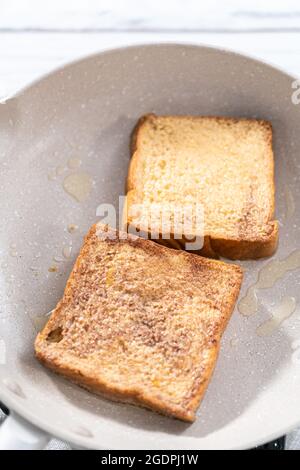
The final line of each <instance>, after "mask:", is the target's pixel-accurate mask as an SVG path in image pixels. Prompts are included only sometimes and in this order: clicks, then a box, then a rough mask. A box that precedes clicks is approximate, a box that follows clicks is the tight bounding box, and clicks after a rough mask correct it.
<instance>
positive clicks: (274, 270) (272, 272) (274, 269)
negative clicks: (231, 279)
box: [238, 250, 300, 316]
mask: <svg viewBox="0 0 300 470" xmlns="http://www.w3.org/2000/svg"><path fill="white" fill-rule="evenodd" d="M298 268H300V250H295V251H293V252H292V253H290V254H289V256H288V257H287V258H285V259H283V260H277V259H275V260H272V261H270V262H269V263H267V264H266V265H265V266H263V267H262V269H261V270H260V272H259V273H258V279H257V281H256V283H254V284H253V285H252V286H250V287H249V288H248V290H247V292H246V295H245V297H243V298H242V299H241V300H240V302H239V304H238V309H239V312H240V313H241V314H242V315H245V316H250V315H253V314H254V313H256V311H257V308H258V298H257V294H256V291H257V289H267V288H270V287H273V285H274V284H275V283H276V281H278V280H279V279H280V278H282V277H283V276H284V275H285V274H286V273H287V272H288V271H293V270H295V269H298Z"/></svg>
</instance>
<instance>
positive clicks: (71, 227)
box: [68, 224, 79, 233]
mask: <svg viewBox="0 0 300 470" xmlns="http://www.w3.org/2000/svg"><path fill="white" fill-rule="evenodd" d="M78 229H79V227H78V225H76V224H69V225H68V232H69V233H74V232H77V230H78Z"/></svg>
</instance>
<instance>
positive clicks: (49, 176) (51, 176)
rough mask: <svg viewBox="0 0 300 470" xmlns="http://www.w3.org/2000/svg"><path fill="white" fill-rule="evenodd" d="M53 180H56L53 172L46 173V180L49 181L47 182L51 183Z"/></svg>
mask: <svg viewBox="0 0 300 470" xmlns="http://www.w3.org/2000/svg"><path fill="white" fill-rule="evenodd" d="M55 179H56V172H55V171H50V172H49V173H48V180H49V181H53V180H55Z"/></svg>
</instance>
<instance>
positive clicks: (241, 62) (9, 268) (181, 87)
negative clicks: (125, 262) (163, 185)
mask: <svg viewBox="0 0 300 470" xmlns="http://www.w3.org/2000/svg"><path fill="white" fill-rule="evenodd" d="M293 81H294V79H293V78H292V77H290V76H288V75H286V74H285V73H283V72H281V71H279V70H277V69H275V68H273V67H271V66H269V65H266V64H264V63H261V62H258V61H256V60H253V59H250V58H247V57H244V56H241V55H237V54H235V53H232V52H228V51H223V50H218V49H214V48H209V47H200V46H192V45H177V44H161V45H144V46H134V47H128V48H123V49H117V50H112V51H108V52H103V53H100V54H98V55H94V56H92V57H88V58H86V59H84V60H81V61H79V62H76V63H73V64H70V65H67V66H65V67H64V68H62V69H60V70H57V71H55V72H54V73H52V74H50V75H48V76H46V77H44V78H42V79H41V80H40V81H38V82H35V83H34V84H33V85H31V86H30V87H28V88H26V89H25V90H23V91H22V92H20V93H18V95H17V96H14V97H12V98H10V99H8V100H7V101H6V102H2V103H1V104H0V201H1V204H0V220H1V225H0V254H1V261H0V266H1V268H0V399H1V401H2V402H3V403H4V404H5V405H6V406H7V407H8V408H10V410H11V411H12V413H11V416H10V417H9V418H8V419H7V420H6V423H5V424H4V425H2V430H0V436H1V439H2V444H1V445H2V447H4V446H17V445H18V446H19V447H22V446H23V447H30V446H31V447H35V448H37V447H41V446H42V445H44V443H45V441H46V439H47V437H46V435H52V436H57V437H59V438H61V439H64V440H66V441H69V442H71V443H73V444H74V445H75V446H80V447H84V448H98V449H100V448H102V449H117V448H119V449H217V448H225V449H231V448H235V449H236V448H249V447H252V446H254V445H256V444H259V443H263V442H266V441H268V440H271V439H272V438H275V437H278V436H279V435H282V434H283V433H285V432H287V431H288V430H291V429H292V428H294V427H296V426H297V425H299V424H300V406H299V396H300V360H299V356H300V354H299V353H300V351H299V348H300V341H299V340H300V316H299V309H298V303H299V301H300V294H299V283H300V269H298V267H300V262H299V252H297V251H295V250H297V249H298V247H299V192H300V185H299V177H300V174H299V173H300V105H299V106H298V105H297V96H296V94H297V93H296V92H297V83H294V84H293ZM293 86H294V87H296V88H293ZM293 93H294V95H293ZM292 95H293V99H292ZM295 98H296V99H295ZM148 112H155V113H158V114H195V115H199V114H201V115H228V116H245V117H253V118H254V117H255V118H262V119H267V120H270V121H271V122H272V124H273V129H274V150H275V160H276V161H275V169H276V218H277V219H278V220H279V221H280V244H279V248H278V251H277V253H276V254H275V255H274V257H273V258H272V260H277V262H276V263H275V264H274V262H273V261H272V262H273V264H272V265H269V268H270V269H269V268H267V270H268V269H269V271H270V270H271V271H272V272H273V273H274V272H276V273H277V275H276V274H274V276H275V278H274V279H275V280H274V279H273V280H274V282H273V283H270V284H271V285H270V286H269V287H265V288H261V289H257V290H255V291H254V290H253V289H252V294H253V295H254V297H253V296H252V297H253V298H252V300H251V299H250V303H251V302H252V307H251V305H250V307H249V306H248V307H249V310H248V311H246V313H245V301H244V308H241V310H242V311H243V314H241V313H240V312H239V309H238V308H236V310H235V312H234V314H233V316H232V319H231V321H230V324H229V326H228V328H227V331H226V333H225V335H224V338H223V342H222V348H221V352H220V357H219V361H218V364H217V367H216V371H215V373H214V376H213V379H212V382H211V384H210V386H209V388H208V391H207V393H206V396H205V399H204V401H203V403H202V405H201V407H200V409H199V412H198V419H197V421H196V422H195V423H194V424H192V425H187V424H184V423H181V422H179V421H176V420H172V419H169V418H165V417H162V416H159V415H157V414H155V413H152V412H150V411H146V410H143V409H139V408H135V407H133V406H128V405H123V404H118V403H111V402H109V401H106V400H103V399H101V398H99V397H96V396H94V395H92V394H90V393H88V392H86V391H84V390H82V389H80V388H78V387H77V386H75V385H72V384H71V383H69V382H67V381H65V380H64V379H63V378H61V377H58V376H56V375H54V374H52V373H51V372H49V371H48V370H46V369H44V368H43V367H42V366H41V365H40V364H39V363H38V362H37V361H36V359H35V358H34V353H33V342H34V338H35V336H36V333H37V331H38V330H39V329H40V328H41V327H42V324H43V323H44V322H45V321H46V319H47V316H46V314H47V312H49V311H51V310H52V309H53V308H54V306H55V305H56V302H57V301H58V300H59V299H60V297H61V295H62V293H63V289H64V286H65V282H66V280H67V277H68V274H69V273H70V270H71V268H72V265H73V263H74V260H75V258H76V255H77V253H78V249H79V247H80V245H81V243H82V237H83V235H84V234H85V232H86V231H87V229H88V228H89V226H90V225H91V224H92V223H94V222H95V220H97V217H96V208H97V206H98V205H99V204H101V203H112V204H117V202H118V197H119V195H120V194H123V193H124V181H125V177H126V173H127V167H128V161H129V135H130V132H131V130H132V128H133V126H134V124H135V123H136V120H137V119H138V118H139V117H140V116H141V115H142V114H144V113H148ZM70 175H73V176H74V175H77V176H75V177H73V176H72V177H71V180H70V179H69V180H68V181H69V184H67V185H66V184H65V188H64V182H66V178H68V177H69V176H70ZM78 175H79V176H78ZM83 175H85V176H83ZM72 178H73V179H72ZM76 178H77V180H76ZM78 178H79V180H80V181H81V183H82V179H83V180H84V181H85V183H83V186H84V188H83V189H82V187H81V193H80V194H79V195H78V192H77V193H76V191H77V189H78V185H77V189H76V184H77V183H78ZM70 181H71V183H70ZM74 181H75V182H74ZM76 181H77V183H76ZM72 185H73V186H72ZM74 185H75V186H74ZM74 188H75V189H74ZM66 189H67V190H68V191H67V190H66ZM76 197H77V198H76ZM78 199H79V200H78ZM70 226H71V227H73V228H72V229H71V227H70ZM74 227H75V228H74ZM77 227H78V228H77ZM70 232H71V233H70ZM288 257H289V258H288ZM287 258H288V261H282V260H286V259H287ZM278 260H279V261H280V260H281V261H282V262H281V263H279V262H278ZM268 263H270V260H268V259H264V260H260V261H247V262H246V261H245V262H241V265H242V266H243V267H244V268H245V279H244V283H243V286H242V291H241V295H240V299H242V298H244V297H245V295H246V292H247V290H248V288H249V287H250V286H251V285H253V284H254V283H255V282H256V280H257V278H258V276H259V272H260V271H261V270H262V268H263V267H265V266H266V265H267V264H268ZM274 266H275V267H274ZM280 270H281V271H280ZM279 271H280V273H279V274H280V275H279V274H278V272H279ZM265 272H266V268H265ZM271 274H272V273H271ZM276 276H277V277H276ZM255 296H256V298H257V309H256V312H255V313H254V314H252V315H250V314H249V313H251V312H250V310H251V309H252V310H253V302H254V301H255ZM248 303H249V302H248ZM246 304H247V302H246ZM246 306H247V305H246ZM246 310H247V308H246ZM272 315H273V316H274V318H273V320H271V323H270V322H269V326H270V325H271V326H272V328H269V329H268V327H261V325H262V324H265V323H266V322H267V321H268V320H269V319H270V318H271V317H272ZM284 317H288V318H286V319H285V321H283V319H284ZM272 322H273V323H272ZM279 324H280V325H279ZM29 423H30V424H29ZM36 427H37V428H38V429H40V430H42V431H38V430H37V429H36ZM12 430H13V434H14V439H17V440H18V441H16V440H15V441H12V436H11V431H12ZM44 432H45V433H46V435H45V434H44ZM21 441H22V442H21Z"/></svg>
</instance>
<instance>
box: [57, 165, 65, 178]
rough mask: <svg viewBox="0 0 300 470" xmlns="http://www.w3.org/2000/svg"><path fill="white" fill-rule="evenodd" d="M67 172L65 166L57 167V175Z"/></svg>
mask: <svg viewBox="0 0 300 470" xmlns="http://www.w3.org/2000/svg"><path fill="white" fill-rule="evenodd" d="M65 170H66V168H65V167H64V166H63V165H58V166H57V167H56V170H55V172H56V175H57V176H60V175H62V174H63V173H64V172H65Z"/></svg>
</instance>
